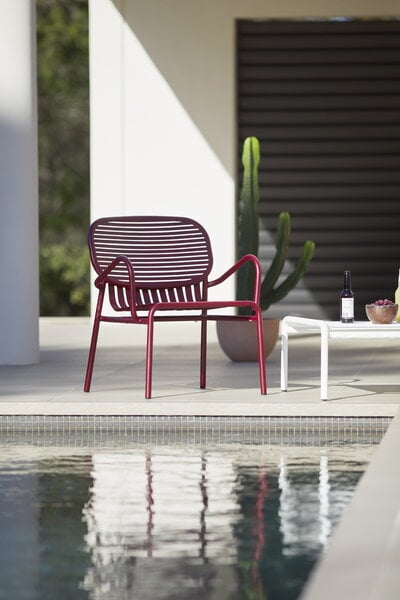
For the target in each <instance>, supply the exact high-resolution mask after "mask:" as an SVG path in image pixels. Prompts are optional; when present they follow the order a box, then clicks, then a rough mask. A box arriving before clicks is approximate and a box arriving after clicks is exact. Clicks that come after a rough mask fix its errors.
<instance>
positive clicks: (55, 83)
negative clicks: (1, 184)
mask: <svg viewBox="0 0 400 600" xmlns="http://www.w3.org/2000/svg"><path fill="white" fill-rule="evenodd" d="M36 21H37V73H38V119H39V220H40V287H41V293H40V301H41V314H42V315H84V314H88V310H89V259H88V253H87V249H86V232H87V228H88V224H89V39H88V1H87V0H37V2H36Z"/></svg>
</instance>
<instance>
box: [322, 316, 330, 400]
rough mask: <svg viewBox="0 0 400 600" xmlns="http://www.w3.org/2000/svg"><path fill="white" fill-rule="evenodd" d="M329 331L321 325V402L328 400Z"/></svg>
mask: <svg viewBox="0 0 400 600" xmlns="http://www.w3.org/2000/svg"><path fill="white" fill-rule="evenodd" d="M328 344H329V330H328V327H327V326H326V325H325V324H323V323H322V324H321V400H328V360H329V359H328V352H329V348H328Z"/></svg>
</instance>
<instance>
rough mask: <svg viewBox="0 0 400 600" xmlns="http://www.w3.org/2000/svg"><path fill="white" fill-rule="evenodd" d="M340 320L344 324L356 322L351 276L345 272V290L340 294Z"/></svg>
mask: <svg viewBox="0 0 400 600" xmlns="http://www.w3.org/2000/svg"><path fill="white" fill-rule="evenodd" d="M340 320H341V321H342V323H353V321H354V294H353V292H352V290H351V274H350V271H345V272H344V276H343V289H342V292H341V294H340Z"/></svg>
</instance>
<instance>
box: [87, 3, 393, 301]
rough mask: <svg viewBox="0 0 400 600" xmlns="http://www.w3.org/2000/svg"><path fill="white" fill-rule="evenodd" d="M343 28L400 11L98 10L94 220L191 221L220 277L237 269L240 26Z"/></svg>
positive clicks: (376, 6) (158, 6) (347, 7)
mask: <svg viewBox="0 0 400 600" xmlns="http://www.w3.org/2000/svg"><path fill="white" fill-rule="evenodd" d="M340 16H347V17H362V16H364V17H380V16H400V1H399V0H378V1H376V0H336V1H335V0H331V1H329V2H326V1H322V0H308V1H307V0H305V1H303V2H299V1H298V0H280V1H275V0H270V1H267V0H201V1H199V0H168V1H166V0H90V44H91V131H92V150H91V152H92V217H93V218H96V217H98V216H101V215H105V214H111V213H114V214H118V213H120V214H151V213H154V214H183V215H187V216H191V217H193V218H195V219H198V220H200V221H201V222H202V223H203V224H204V225H205V226H206V228H207V229H208V231H209V233H210V235H211V239H212V242H213V248H214V255H215V274H216V273H217V272H221V271H222V270H223V269H225V268H227V267H228V266H230V264H232V262H233V261H234V258H235V227H234V220H235V184H234V174H235V169H236V165H235V161H236V153H237V149H236V147H235V139H236V131H235V20H236V19H237V18H305V17H308V18H312V17H315V18H317V17H319V18H331V17H340ZM226 289H227V291H228V293H233V281H232V282H231V284H230V286H228V287H227V288H226Z"/></svg>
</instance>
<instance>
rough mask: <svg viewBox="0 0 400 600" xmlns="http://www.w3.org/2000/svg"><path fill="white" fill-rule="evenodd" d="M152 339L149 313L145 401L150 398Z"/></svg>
mask: <svg viewBox="0 0 400 600" xmlns="http://www.w3.org/2000/svg"><path fill="white" fill-rule="evenodd" d="M153 339H154V318H153V314H152V313H151V312H150V314H149V317H148V322H147V342H146V385H145V392H144V397H145V398H146V400H149V399H150V398H151V386H152V378H153Z"/></svg>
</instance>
